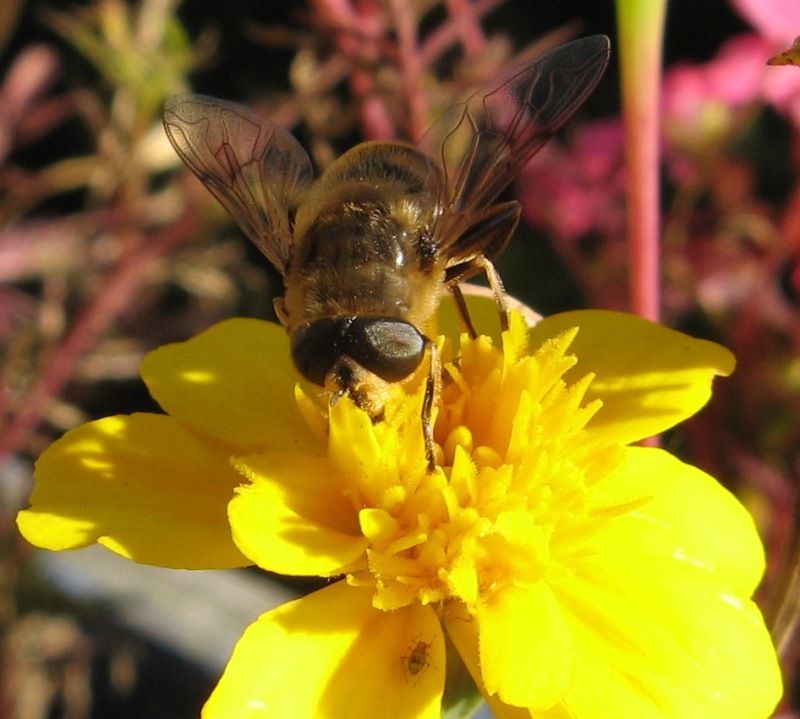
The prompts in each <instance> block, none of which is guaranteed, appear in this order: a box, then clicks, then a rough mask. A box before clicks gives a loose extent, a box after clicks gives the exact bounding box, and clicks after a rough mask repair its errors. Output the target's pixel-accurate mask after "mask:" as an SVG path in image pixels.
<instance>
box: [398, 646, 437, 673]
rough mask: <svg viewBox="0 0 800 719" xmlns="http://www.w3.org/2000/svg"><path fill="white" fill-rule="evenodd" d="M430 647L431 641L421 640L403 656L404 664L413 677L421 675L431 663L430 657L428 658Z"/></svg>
mask: <svg viewBox="0 0 800 719" xmlns="http://www.w3.org/2000/svg"><path fill="white" fill-rule="evenodd" d="M430 648H431V645H430V643H429V642H423V641H422V640H420V641H418V642H417V643H416V644H415V645H414V646H413V647H412V648H411V650H410V651H409V652H408V654H406V656H404V657H402V661H403V666H404V667H405V669H406V671H407V672H408V673H409V674H410V675H411V676H412V677H415V676H417V675H419V674H420V673H421V672H422V670H423V669H425V668H426V667H427V666H428V665H429V664H430V659H429V658H428V652H429V651H430Z"/></svg>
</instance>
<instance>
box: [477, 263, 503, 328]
mask: <svg viewBox="0 0 800 719" xmlns="http://www.w3.org/2000/svg"><path fill="white" fill-rule="evenodd" d="M481 264H482V265H483V271H484V272H485V273H486V279H487V280H489V287H490V288H491V290H492V294H493V295H494V301H495V303H496V304H497V311H498V312H499V313H500V329H501V330H502V331H503V332H505V331H506V330H507V329H508V328H509V320H508V303H507V302H506V291H505V289H504V288H503V281H502V280H501V279H500V275H499V274H498V272H497V270H496V269H495V267H494V265H493V264H492V263H491V262H490V261H489V260H487V259H486V258H485V257H484V258H483V259H482V262H481Z"/></svg>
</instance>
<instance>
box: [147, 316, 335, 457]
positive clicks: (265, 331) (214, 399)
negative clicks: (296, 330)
mask: <svg viewBox="0 0 800 719" xmlns="http://www.w3.org/2000/svg"><path fill="white" fill-rule="evenodd" d="M141 373H142V379H144V381H145V383H146V384H147V387H148V389H149V390H150V393H151V394H152V395H153V398H154V399H155V400H156V401H157V402H158V403H159V404H160V405H161V406H162V407H163V408H164V409H165V410H166V411H167V412H168V413H169V414H170V415H172V416H173V417H176V418H177V419H179V420H181V421H182V422H185V423H186V424H187V425H189V426H191V427H194V428H196V429H199V430H201V431H202V432H206V433H207V434H210V435H211V436H212V437H219V438H220V439H223V440H225V441H226V442H230V443H231V444H233V445H235V446H236V447H239V453H243V452H253V451H256V450H258V449H260V448H263V447H275V448H280V449H288V448H290V447H302V448H304V449H306V450H308V449H309V448H311V447H314V446H316V444H317V442H316V441H315V439H314V435H313V434H312V432H311V430H310V429H309V428H308V425H307V424H306V423H305V421H304V420H303V418H302V416H301V415H300V413H299V412H298V410H297V405H296V403H295V397H294V386H295V383H296V382H297V380H298V379H299V377H298V374H297V372H296V371H295V369H294V367H293V365H292V361H291V356H290V353H289V342H288V340H287V337H286V332H285V331H284V330H283V328H281V327H279V326H278V325H275V324H272V323H270V322H263V321H261V320H253V319H243V318H234V319H230V320H226V321H224V322H220V323H219V324H216V325H214V326H213V327H210V328H209V329H207V330H206V331H205V332H202V333H201V334H199V335H197V336H196V337H192V338H191V339H189V340H187V341H185V342H178V343H175V344H170V345H165V346H164V347H159V348H158V349H156V350H153V351H152V352H150V353H149V354H148V355H147V356H146V357H145V358H144V360H143V361H142V367H141ZM319 451H320V452H322V451H323V448H322V447H320V449H319Z"/></svg>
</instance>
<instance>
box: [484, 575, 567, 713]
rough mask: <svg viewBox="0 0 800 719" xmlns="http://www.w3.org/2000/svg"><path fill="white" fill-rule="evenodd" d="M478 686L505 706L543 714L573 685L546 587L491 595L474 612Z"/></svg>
mask: <svg viewBox="0 0 800 719" xmlns="http://www.w3.org/2000/svg"><path fill="white" fill-rule="evenodd" d="M477 620H478V632H479V633H480V662H481V674H482V677H483V684H484V686H485V687H486V691H487V692H488V693H489V694H497V695H498V696H499V698H500V699H501V700H502V701H503V702H505V703H506V704H511V705H514V706H520V707H527V708H529V709H531V710H534V711H535V710H538V709H545V708H547V707H549V706H551V705H553V704H554V703H555V702H557V701H558V700H559V699H560V698H561V697H562V696H563V695H564V692H565V691H566V690H567V688H568V687H569V686H570V684H571V683H572V665H573V656H572V643H571V639H570V636H569V632H568V630H567V626H566V623H565V622H564V618H563V616H562V613H561V609H560V607H559V606H558V602H557V601H556V598H555V597H554V596H553V593H552V591H551V590H550V587H548V586H547V584H545V583H544V582H539V583H538V584H535V585H533V586H532V587H530V588H525V589H520V588H517V587H508V588H506V589H503V590H501V591H495V592H494V593H493V594H492V595H491V598H490V601H489V602H487V603H486V604H484V605H481V606H479V609H478V611H477Z"/></svg>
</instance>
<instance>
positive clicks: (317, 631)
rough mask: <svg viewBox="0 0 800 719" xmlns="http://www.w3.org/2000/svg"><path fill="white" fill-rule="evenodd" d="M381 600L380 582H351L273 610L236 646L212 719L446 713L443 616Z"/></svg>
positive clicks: (209, 711) (410, 718)
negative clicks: (393, 607) (378, 603)
mask: <svg viewBox="0 0 800 719" xmlns="http://www.w3.org/2000/svg"><path fill="white" fill-rule="evenodd" d="M371 602H372V590H371V589H365V588H356V587H351V586H349V585H348V584H347V583H346V582H344V581H341V582H337V583H336V584H334V585H332V586H329V587H326V588H325V589H321V590H320V591H318V592H315V593H314V594H311V595H309V596H307V597H304V598H302V599H298V600H296V601H294V602H289V603H288V604H284V605H283V606H281V607H279V608H278V609H275V610H273V611H271V612H267V613H266V614H263V615H262V616H261V617H260V618H259V619H258V620H257V621H256V622H255V623H254V624H252V625H251V626H250V627H249V628H248V629H247V631H246V632H245V634H244V636H243V637H242V638H241V639H240V640H239V643H238V644H237V645H236V649H235V650H234V653H233V657H232V658H231V660H230V662H229V663H228V666H227V668H226V669H225V673H224V675H223V676H222V679H221V680H220V682H219V684H218V685H217V688H216V689H215V690H214V692H213V694H212V695H211V698H210V699H209V700H208V703H207V704H206V706H205V707H204V709H203V714H202V716H203V719H261V718H262V717H263V718H264V719H273V718H275V717H291V718H292V719H306V718H308V719H340V718H341V717H347V718H348V719H374V717H376V716H380V717H381V718H382V719H417V718H418V717H419V718H421V719H440V717H441V711H442V708H441V702H442V692H443V690H444V672H445V654H444V637H443V634H442V631H441V627H440V626H439V621H438V619H437V617H436V614H435V613H434V611H433V610H432V609H431V608H430V607H422V606H419V605H415V606H410V607H405V608H403V609H400V610H397V611H395V612H382V611H379V610H376V609H374V608H373V607H372V603H371ZM421 642H422V643H423V645H424V646H423V647H422V648H419V645H420V643H421ZM415 651H416V653H415Z"/></svg>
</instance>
